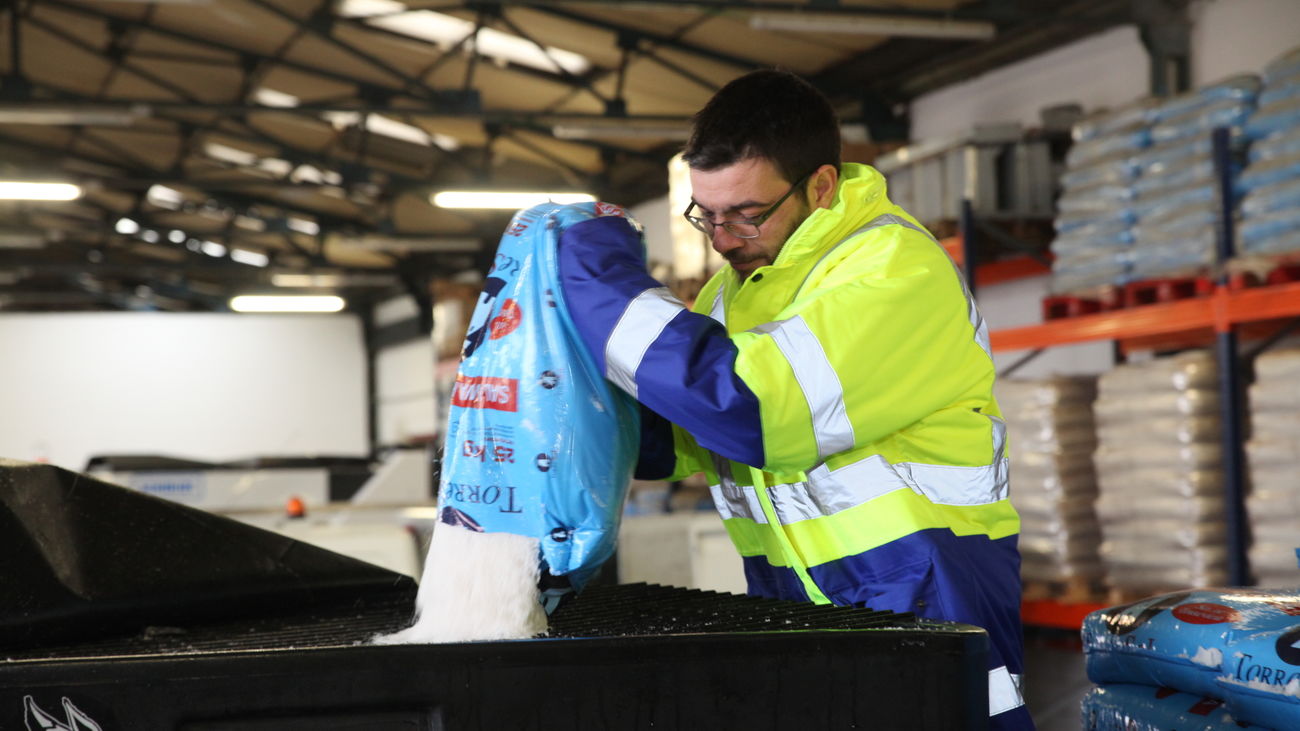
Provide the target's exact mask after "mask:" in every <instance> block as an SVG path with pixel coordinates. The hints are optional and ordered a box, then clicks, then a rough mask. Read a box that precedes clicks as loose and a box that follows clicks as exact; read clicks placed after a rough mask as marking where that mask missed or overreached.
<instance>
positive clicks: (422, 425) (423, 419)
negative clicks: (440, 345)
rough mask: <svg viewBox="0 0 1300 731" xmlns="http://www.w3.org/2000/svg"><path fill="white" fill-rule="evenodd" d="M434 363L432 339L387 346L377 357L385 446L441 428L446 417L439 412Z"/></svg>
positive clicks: (380, 425)
mask: <svg viewBox="0 0 1300 731" xmlns="http://www.w3.org/2000/svg"><path fill="white" fill-rule="evenodd" d="M433 366H434V353H433V339H432V338H419V339H417V340H411V341H409V342H405V343H402V344H401V345H395V346H393V347H391V348H384V349H383V350H381V351H379V353H378V355H376V356H375V390H376V392H377V393H376V399H377V402H378V403H377V411H378V414H377V416H378V419H379V435H378V437H379V443H380V444H381V445H394V444H401V443H403V442H406V441H407V440H409V439H411V438H413V437H426V436H429V435H432V434H435V433H438V432H439V431H440V430H441V428H442V425H441V421H442V419H441V417H440V416H439V415H438V414H437V413H436V411H437V408H438V407H437V402H436V399H435V398H434V377H433ZM435 417H438V418H435Z"/></svg>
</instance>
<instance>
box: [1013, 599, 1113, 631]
mask: <svg viewBox="0 0 1300 731" xmlns="http://www.w3.org/2000/svg"><path fill="white" fill-rule="evenodd" d="M1108 606H1110V605H1109V604H1072V603H1065V602H1058V601H1053V600H1051V599H1038V600H1033V601H1024V602H1021V603H1020V622H1021V624H1026V625H1029V626H1031V627H1056V628H1058V629H1071V630H1076V631H1077V630H1078V629H1079V628H1080V627H1082V626H1083V618H1084V617H1087V616H1088V615H1089V614H1092V613H1093V612H1095V611H1096V610H1098V609H1105V608H1106V607H1108Z"/></svg>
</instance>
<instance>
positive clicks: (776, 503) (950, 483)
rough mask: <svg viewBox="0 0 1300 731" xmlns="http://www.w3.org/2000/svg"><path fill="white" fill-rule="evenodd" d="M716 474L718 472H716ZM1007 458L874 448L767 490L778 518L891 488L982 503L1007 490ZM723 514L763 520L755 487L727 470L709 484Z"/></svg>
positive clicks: (795, 517)
mask: <svg viewBox="0 0 1300 731" xmlns="http://www.w3.org/2000/svg"><path fill="white" fill-rule="evenodd" d="M719 474H721V472H719ZM1006 474H1007V467H1006V458H1005V457H1002V456H1001V453H1000V452H999V457H998V461H997V462H995V463H994V464H991V465H983V466H980V467H949V466H945V465H930V464H919V463H916V462H900V463H899V464H890V463H889V462H888V461H887V460H886V459H885V458H884V457H882V456H880V455H878V454H873V455H872V456H870V457H867V458H866V459H861V460H858V461H857V462H854V463H852V464H848V465H844V466H843V467H840V468H838V469H835V470H830V469H827V467H826V465H824V464H823V465H820V466H818V467H817V468H815V469H813V470H812V471H810V472H809V473H808V479H807V480H806V481H803V482H792V483H784V484H780V485H772V486H771V487H770V488H768V495H769V497H771V499H772V506H773V507H774V508H775V509H776V515H777V519H778V520H780V521H781V523H782V524H786V523H794V522H796V521H800V520H811V519H813V518H821V517H824V516H827V515H835V514H836V513H839V512H842V511H844V510H848V509H850V508H855V507H857V506H859V505H863V504H865V503H867V502H869V501H871V500H875V499H876V498H878V497H881V496H882V495H887V494H889V493H891V492H894V491H895V490H904V489H910V490H912V491H914V492H916V493H918V494H920V495H923V496H925V498H926V499H928V500H929V501H930V502H933V503H936V504H940V505H967V506H969V505H987V504H989V503H993V502H997V501H999V500H1003V499H1005V498H1006V496H1007V480H1006ZM710 491H711V492H712V493H713V501H714V503H715V504H716V505H717V506H718V512H719V513H721V514H722V517H723V518H748V519H750V520H752V521H754V522H756V523H766V522H767V519H766V518H765V517H764V516H763V511H762V509H761V508H760V507H759V503H758V498H757V496H756V495H755V494H754V488H753V487H751V486H747V485H736V484H735V482H734V481H732V480H731V478H730V475H729V474H728V475H727V477H726V478H725V480H724V484H722V485H714V486H713V487H711V488H710Z"/></svg>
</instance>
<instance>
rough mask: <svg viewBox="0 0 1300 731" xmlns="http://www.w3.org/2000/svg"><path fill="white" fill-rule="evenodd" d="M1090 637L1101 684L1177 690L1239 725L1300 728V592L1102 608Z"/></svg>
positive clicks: (1090, 657) (1226, 592)
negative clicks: (1215, 704)
mask: <svg viewBox="0 0 1300 731" xmlns="http://www.w3.org/2000/svg"><path fill="white" fill-rule="evenodd" d="M1082 633H1083V645H1084V654H1085V656H1086V659H1087V668H1088V677H1089V678H1090V679H1091V680H1092V681H1093V682H1095V683H1137V684H1142V685H1151V686H1168V687H1171V688H1175V689H1177V690H1179V691H1183V692H1186V693H1192V694H1195V695H1198V696H1207V697H1210V698H1217V699H1219V700H1221V701H1224V703H1225V708H1226V709H1227V711H1228V712H1229V713H1231V714H1232V717H1233V718H1235V719H1237V720H1238V721H1242V722H1245V723H1252V724H1255V725H1258V726H1262V727H1264V728H1271V729H1297V728H1300V590H1297V591H1285V590H1268V589H1198V590H1194V591H1183V592H1176V593H1173V594H1163V595H1160V596H1155V597H1150V598H1147V599H1143V600H1141V601H1138V602H1135V603H1133V604H1128V605H1123V606H1117V607H1111V608H1109V609H1102V610H1098V611H1096V612H1093V613H1092V614H1090V615H1088V616H1087V618H1085V619H1084V620H1083V630H1082Z"/></svg>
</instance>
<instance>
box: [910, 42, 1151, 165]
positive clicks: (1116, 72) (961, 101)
mask: <svg viewBox="0 0 1300 731" xmlns="http://www.w3.org/2000/svg"><path fill="white" fill-rule="evenodd" d="M1149 68H1150V65H1149V63H1148V61H1147V53H1146V50H1145V49H1144V48H1143V47H1142V41H1141V40H1140V39H1139V38H1138V33H1137V29H1136V28H1134V27H1133V26H1125V27H1121V28H1114V29H1112V30H1109V31H1105V32H1103V33H1099V34H1097V35H1093V36H1089V37H1088V38H1084V39H1083V40H1080V41H1076V42H1075V43H1071V44H1070V45H1068V46H1064V47H1062V48H1058V49H1055V50H1052V51H1048V52H1047V53H1043V54H1039V55H1037V56H1034V57H1032V58H1029V59H1027V60H1024V61H1021V62H1019V63H1015V64H1012V65H1010V66H1004V67H1002V68H1000V69H997V70H994V71H990V72H989V73H986V74H984V75H982V76H978V77H976V78H974V79H971V80H969V81H965V82H962V83H960V84H954V85H952V86H949V87H945V88H943V89H939V90H938V91H934V92H931V93H929V94H925V95H923V96H920V97H917V98H916V99H915V100H914V101H913V102H912V106H911V114H912V139H913V140H926V139H932V138H936V137H948V136H951V135H958V134H962V133H965V132H968V131H970V129H971V128H972V127H974V126H975V125H977V124H988V123H996V122H1020V123H1021V124H1023V125H1027V126H1038V124H1039V116H1038V112H1039V110H1040V109H1042V108H1044V107H1050V106H1054V105H1057V104H1066V103H1071V102H1077V103H1080V104H1082V105H1083V106H1084V109H1085V110H1092V109H1095V108H1098V107H1115V106H1119V105H1122V104H1125V103H1127V102H1130V101H1133V100H1134V99H1137V98H1139V97H1141V96H1143V95H1144V94H1145V93H1146V92H1147V90H1148V89H1149V86H1150V85H1149V83H1148V74H1149Z"/></svg>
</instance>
